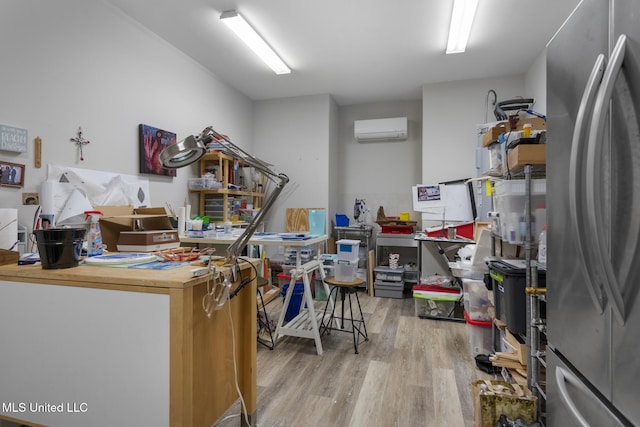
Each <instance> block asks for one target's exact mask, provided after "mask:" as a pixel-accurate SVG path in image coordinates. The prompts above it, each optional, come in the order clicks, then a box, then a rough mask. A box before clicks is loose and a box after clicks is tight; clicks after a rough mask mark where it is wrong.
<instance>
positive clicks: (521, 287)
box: [489, 260, 546, 334]
mask: <svg viewBox="0 0 640 427" xmlns="http://www.w3.org/2000/svg"><path fill="white" fill-rule="evenodd" d="M514 262H516V263H521V262H522V261H521V260H514ZM489 273H490V274H491V279H492V280H493V300H494V304H495V313H496V317H497V318H498V319H500V320H502V321H503V322H505V323H506V324H507V329H509V331H510V332H511V333H513V334H525V333H526V332H527V296H526V293H525V287H526V270H525V269H524V268H521V267H518V266H516V265H513V264H512V263H509V262H506V261H505V260H497V261H489ZM545 286H546V271H545V270H538V287H541V288H544V287H545ZM540 315H541V316H542V317H543V318H544V316H545V315H546V306H545V305H544V304H541V305H540Z"/></svg>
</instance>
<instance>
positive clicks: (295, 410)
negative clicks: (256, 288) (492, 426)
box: [218, 292, 491, 427]
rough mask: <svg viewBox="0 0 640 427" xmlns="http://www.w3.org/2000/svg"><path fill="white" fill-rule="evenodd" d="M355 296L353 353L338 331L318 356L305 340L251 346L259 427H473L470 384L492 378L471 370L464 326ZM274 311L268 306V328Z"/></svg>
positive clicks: (403, 303)
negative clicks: (360, 333) (361, 336)
mask: <svg viewBox="0 0 640 427" xmlns="http://www.w3.org/2000/svg"><path fill="white" fill-rule="evenodd" d="M358 295H359V297H360V301H361V303H362V309H363V312H364V313H365V321H366V326H367V331H368V333H369V341H368V342H364V343H362V344H360V348H359V350H360V353H359V354H354V349H353V340H352V337H351V335H350V334H348V333H344V332H332V333H331V334H329V335H324V336H323V338H322V345H323V348H324V354H323V355H322V356H318V355H317V354H316V348H315V345H314V341H313V340H311V339H304V338H296V337H284V338H282V339H281V340H280V341H279V342H278V343H277V344H276V347H275V349H274V350H269V349H268V348H266V347H264V346H262V345H260V344H258V356H257V357H258V359H257V364H258V377H257V385H258V426H260V427H267V426H273V427H276V426H277V427H285V426H353V427H355V426H384V427H387V426H434V427H435V426H438V427H441V426H447V427H457V426H468V427H471V426H473V404H472V400H471V395H470V383H471V382H472V381H474V380H475V379H487V378H491V376H489V375H487V374H485V373H483V372H482V371H479V370H478V369H476V367H475V363H474V361H473V359H472V357H471V353H470V350H469V344H468V338H467V332H466V329H465V328H466V325H465V324H464V323H458V322H450V321H442V320H432V319H421V318H419V317H417V316H415V311H414V302H413V299H412V298H404V299H391V298H375V297H369V296H368V295H367V294H366V293H365V292H359V293H358ZM316 306H317V307H320V306H321V307H322V308H323V309H324V303H320V302H318V303H316ZM281 307H282V300H281V298H277V299H276V300H274V301H272V302H271V303H269V304H268V305H267V312H268V313H269V316H271V317H273V318H274V319H275V321H277V316H278V314H279V313H280V309H281ZM238 412H239V403H237V404H236V405H234V407H232V408H231V409H230V410H229V411H228V412H227V414H234V413H236V414H237V413H238ZM238 423H239V420H238V418H237V417H236V418H231V419H224V418H222V419H221V421H219V424H218V425H220V426H232V425H233V426H237V425H238Z"/></svg>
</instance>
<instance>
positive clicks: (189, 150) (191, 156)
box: [160, 135, 207, 169]
mask: <svg viewBox="0 0 640 427" xmlns="http://www.w3.org/2000/svg"><path fill="white" fill-rule="evenodd" d="M206 152H207V149H206V147H205V146H204V144H203V143H202V142H201V141H199V140H197V139H196V138H195V137H194V136H193V135H190V136H188V137H186V138H185V139H184V141H180V142H178V143H175V144H171V145H169V146H168V147H167V148H165V149H164V150H162V152H161V153H160V163H162V166H164V167H165V168H167V169H177V168H181V167H183V166H188V165H190V164H191V163H194V162H197V161H198V160H200V158H201V157H202V156H204V154H205V153H206Z"/></svg>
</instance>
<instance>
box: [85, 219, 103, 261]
mask: <svg viewBox="0 0 640 427" xmlns="http://www.w3.org/2000/svg"><path fill="white" fill-rule="evenodd" d="M84 214H85V218H87V219H89V220H90V221H91V222H90V224H89V232H88V233H87V256H96V255H102V252H103V246H102V234H101V233H100V215H102V212H99V211H87V212H85V213H84Z"/></svg>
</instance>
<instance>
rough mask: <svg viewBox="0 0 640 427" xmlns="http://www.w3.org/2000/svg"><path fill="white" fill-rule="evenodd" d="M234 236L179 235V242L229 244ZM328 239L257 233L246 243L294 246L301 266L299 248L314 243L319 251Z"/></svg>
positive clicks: (234, 238) (327, 237)
mask: <svg viewBox="0 0 640 427" xmlns="http://www.w3.org/2000/svg"><path fill="white" fill-rule="evenodd" d="M238 237H240V236H236V237H231V238H226V237H222V238H207V237H180V243H196V244H199V245H200V244H204V245H230V244H232V243H233V242H235V241H236V240H237V238H238ZM328 239H329V236H327V235H326V234H323V235H321V236H313V237H310V238H309V239H283V238H282V237H279V236H278V235H277V234H270V235H258V236H255V235H254V236H253V237H251V239H249V241H248V242H247V244H248V245H265V246H268V245H276V246H287V247H291V248H294V249H295V251H296V266H298V267H299V266H301V265H302V261H301V260H300V248H303V247H305V246H310V245H316V247H317V248H318V252H320V246H321V245H323V244H324V242H326V241H327V240H328Z"/></svg>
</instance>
